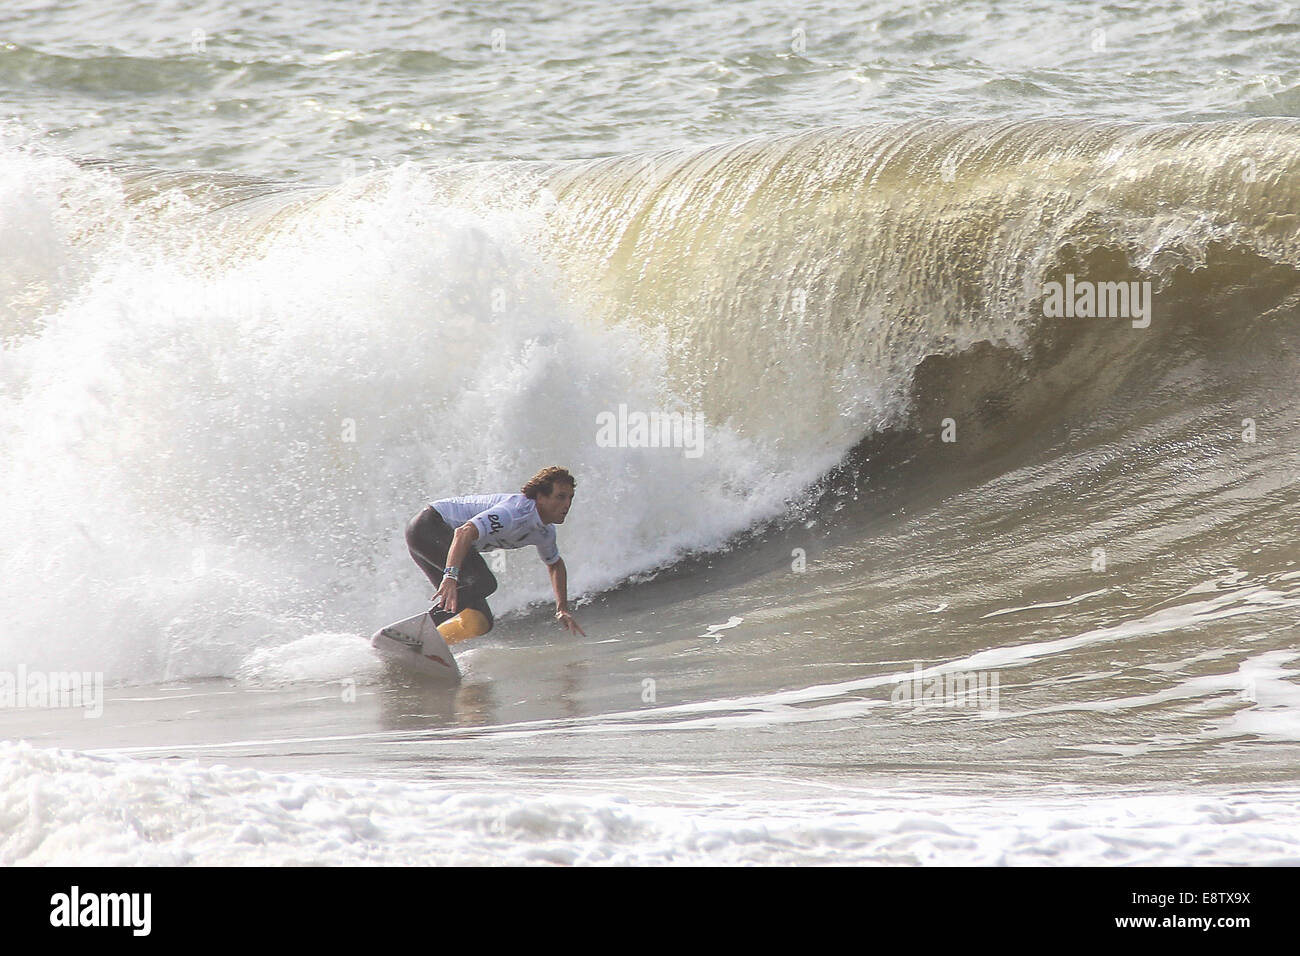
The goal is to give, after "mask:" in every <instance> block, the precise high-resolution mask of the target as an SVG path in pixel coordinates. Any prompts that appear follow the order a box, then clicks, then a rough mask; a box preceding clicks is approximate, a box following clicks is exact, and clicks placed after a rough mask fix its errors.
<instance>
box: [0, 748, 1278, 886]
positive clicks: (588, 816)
mask: <svg viewBox="0 0 1300 956" xmlns="http://www.w3.org/2000/svg"><path fill="white" fill-rule="evenodd" d="M662 787H663V783H662V781H660V782H656V781H654V780H650V779H642V780H638V779H635V778H629V779H626V780H592V781H583V780H580V779H579V780H572V781H569V782H567V783H566V785H565V788H564V789H557V788H556V787H555V786H554V785H552V784H546V783H544V782H543V781H530V782H520V781H515V780H512V781H510V782H509V784H508V785H503V784H497V785H493V784H489V783H488V782H487V781H480V782H470V783H469V784H467V785H465V786H463V787H461V788H458V789H452V788H449V787H445V786H436V785H428V784H424V783H413V782H406V781H394V780H375V779H356V778H341V777H326V776H316V775H308V774H296V773H295V774H284V773H280V774H271V773H263V772H259V771H256V770H237V769H231V768H229V767H225V766H207V767H205V766H199V765H198V764H197V763H195V762H187V763H184V764H181V765H169V766H159V765H157V764H153V763H145V762H139V761H135V760H131V759H128V758H123V757H111V758H110V757H91V756H86V755H84V754H77V753H72V752H67V751H57V750H41V749H36V748H33V747H31V746H29V745H27V744H9V743H5V744H0V863H3V864H5V865H86V866H97V865H108V866H125V865H161V866H170V865H194V866H223V865H313V864H327V865H354V864H359V865H389V866H391V865H429V864H676V865H692V864H758V863H762V864H845V863H879V864H919V865H931V864H935V865H1043V864H1047V865H1076V866H1077V865H1088V864H1105V865H1108V866H1113V865H1142V866H1181V865H1239V864H1265V865H1267V864H1274V865H1277V864H1295V863H1298V862H1300V801H1297V799H1296V798H1297V793H1296V792H1295V790H1294V789H1287V788H1262V789H1261V788H1256V789H1254V790H1253V791H1252V792H1250V793H1249V794H1240V793H1237V792H1234V791H1233V790H1231V789H1229V788H1202V789H1200V790H1198V791H1196V792H1195V793H1184V792H1177V791H1175V792H1168V793H1161V794H1151V793H1141V792H1133V791H1123V790H1106V789H1089V788H1085V787H1072V788H1056V789H1052V790H1047V791H1042V792H1039V793H1036V794H1027V793H1024V792H1018V793H1017V794H1016V796H1015V797H1014V799H1013V798H1002V797H993V796H988V795H979V796H973V795H971V794H958V793H952V794H943V793H933V792H927V793H918V792H906V791H893V790H884V789H867V788H855V787H845V788H837V787H834V786H822V787H818V786H815V785H812V784H808V783H806V782H799V781H792V780H791V781H783V780H767V781H760V780H754V779H753V778H745V779H724V780H721V781H719V780H714V781H710V782H707V783H705V782H701V783H700V784H698V785H696V784H693V783H691V782H690V781H689V780H685V781H683V780H680V779H675V780H674V786H673V787H672V790H671V796H665V791H664V790H663V789H662ZM656 788H658V789H656Z"/></svg>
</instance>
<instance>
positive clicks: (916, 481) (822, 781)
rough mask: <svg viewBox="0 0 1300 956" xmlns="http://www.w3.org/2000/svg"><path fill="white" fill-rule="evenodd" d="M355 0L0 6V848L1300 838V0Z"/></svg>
mask: <svg viewBox="0 0 1300 956" xmlns="http://www.w3.org/2000/svg"><path fill="white" fill-rule="evenodd" d="M348 9H349V12H348V13H347V14H346V15H345V14H344V12H343V11H342V10H340V11H337V12H329V11H327V12H321V11H319V10H318V9H317V8H314V7H311V6H310V5H298V4H283V5H280V6H279V7H278V8H277V10H275V11H265V12H257V13H254V12H251V11H250V10H242V9H237V8H235V7H229V6H226V5H223V4H218V3H210V4H198V5H187V4H179V3H177V4H171V5H168V4H163V5H156V4H151V5H148V12H147V14H146V13H145V12H144V10H145V8H144V7H143V6H141V7H140V8H139V9H135V8H134V7H133V5H131V4H127V5H116V6H108V5H102V4H98V3H92V2H89V0H85V2H82V3H79V4H72V5H69V6H66V7H59V8H48V7H46V6H45V5H43V4H35V3H31V4H25V3H18V4H15V5H11V8H10V9H8V10H7V11H6V13H4V14H3V15H0V91H3V96H4V102H5V104H6V107H7V111H6V117H5V118H6V121H7V122H6V125H5V127H4V130H3V133H4V135H3V141H2V142H0V250H3V256H2V257H0V452H2V453H3V461H4V465H3V468H2V469H0V608H3V611H2V612H0V704H3V705H4V706H3V708H0V726H2V727H3V733H4V737H5V738H6V741H5V742H3V743H0V860H2V861H4V862H6V863H67V862H95V863H107V864H123V863H164V864H169V863H308V862H346V863H428V862H494V861H500V862H550V863H588V862H591V863H606V862H672V863H699V862H742V863H750V862H782V863H802V862H883V863H895V862H902V863H933V862H937V863H981V864H983V863H1016V864H1021V863H1043V862H1051V863H1138V864H1151V863H1162V864H1194V863H1280V862H1292V863H1293V862H1296V861H1297V860H1300V839H1298V838H1297V836H1296V834H1297V832H1300V831H1298V830H1297V826H1296V824H1297V820H1296V811H1295V806H1296V803H1297V797H1298V796H1300V785H1298V780H1297V767H1298V766H1300V689H1298V687H1297V683H1296V676H1297V673H1300V663H1298V658H1300V650H1298V649H1297V640H1296V638H1297V627H1296V620H1297V610H1298V609H1300V563H1298V552H1297V549H1296V547H1295V544H1294V542H1295V536H1296V532H1297V527H1296V524H1297V508H1298V506H1300V390H1298V389H1297V386H1296V381H1297V374H1296V373H1297V346H1298V345H1300V329H1298V327H1297V324H1296V319H1297V311H1298V310H1300V273H1298V272H1297V268H1298V267H1300V119H1298V118H1296V116H1295V114H1296V113H1297V106H1300V100H1297V99H1296V89H1297V88H1300V87H1298V86H1297V82H1298V79H1300V75H1298V74H1297V70H1296V68H1295V67H1294V65H1293V63H1294V57H1293V56H1292V55H1291V54H1292V53H1293V52H1294V48H1295V43H1296V42H1297V35H1300V20H1297V17H1296V13H1295V10H1294V8H1293V7H1291V5H1289V4H1267V3H1254V4H1249V3H1248V4H1224V3H1192V4H1182V3H1179V4H1145V5H1142V6H1141V7H1140V8H1126V7H1115V6H1111V7H1105V8H1098V7H1095V6H1094V5H1090V4H1079V5H1072V4H1055V3H1053V4H1047V3H1032V2H1021V3H1005V4H979V3H972V4H957V3H914V4H904V5H902V6H901V7H900V6H899V5H897V4H891V5H879V6H878V7H872V6H870V5H868V7H867V8H866V9H859V8H857V7H854V8H853V9H848V5H846V6H845V7H844V8H841V7H839V6H837V5H835V4H829V3H827V4H814V5H810V6H805V7H801V8H800V10H799V13H798V17H794V16H792V14H791V12H790V10H788V9H786V8H784V7H779V6H777V5H773V4H766V3H761V2H758V3H749V4H737V5H734V6H729V7H726V8H724V10H723V12H721V13H720V12H719V11H718V9H717V8H715V7H709V6H706V5H699V4H691V3H687V4H681V5H676V6H665V5H644V6H636V5H633V7H631V8H618V10H616V9H615V8H613V7H610V8H608V9H607V8H605V7H603V6H599V5H595V4H592V5H581V4H580V5H577V6H576V7H574V6H572V5H565V6H564V7H563V8H561V7H556V8H554V9H551V8H549V7H548V6H547V5H540V6H539V5H536V4H520V5H513V4H505V5H501V6H498V7H496V8H494V9H493V11H492V13H491V15H490V16H489V15H487V14H486V13H483V12H480V11H479V10H478V8H477V7H467V8H460V7H446V8H444V7H438V6H433V7H430V6H429V5H427V4H414V3H412V4H402V3H385V4H375V5H374V7H373V9H369V10H367V9H364V8H356V7H355V5H349V8H348ZM1120 283H1122V284H1123V292H1124V295H1125V297H1126V298H1125V302H1126V303H1127V306H1126V308H1125V309H1123V310H1119V311H1117V310H1116V308H1114V306H1115V304H1117V303H1119V299H1118V298H1117V296H1118V295H1119V291H1118V290H1119V285H1118V284H1120ZM1095 284H1106V285H1105V286H1101V288H1102V292H1101V293H1099V295H1098V296H1097V298H1096V300H1095V301H1094V304H1093V306H1092V307H1089V306H1086V305H1085V304H1084V303H1083V300H1079V299H1077V298H1076V297H1075V296H1074V294H1073V290H1075V289H1083V288H1093V287H1096V285H1095ZM1066 289H1068V290H1071V292H1070V293H1068V294H1065V297H1066V298H1068V299H1069V302H1070V305H1069V308H1068V310H1065V311H1063V310H1062V308H1060V307H1059V306H1060V302H1061V296H1062V290H1066ZM1107 289H1108V290H1109V292H1107V291H1106V290H1107ZM1107 295H1110V296H1111V298H1110V299H1109V300H1107V299H1106V296H1107ZM1106 301H1109V303H1110V305H1111V307H1110V308H1109V310H1107V308H1106V307H1098V303H1104V302H1106ZM1139 302H1145V306H1143V307H1140V308H1139V307H1138V305H1137V304H1138V303H1139ZM1098 312H1102V313H1105V314H1101V315H1098V314H1096V313H1098ZM650 412H655V413H677V414H681V415H683V416H686V419H687V420H689V421H691V422H698V423H700V425H701V427H702V429H703V431H702V433H700V434H702V436H703V439H702V443H701V444H698V445H692V444H691V443H690V442H682V443H679V444H678V445H677V446H676V447H635V445H636V442H635V440H624V441H614V442H612V443H611V442H610V441H608V440H606V439H607V438H608V437H609V435H608V434H604V435H602V429H601V427H600V425H599V423H600V422H601V421H602V420H606V419H608V418H610V417H615V418H617V417H619V416H622V417H623V419H624V420H625V421H626V420H627V418H628V416H629V415H630V416H632V417H635V416H636V415H638V414H644V415H647V416H648V414H649V413H650ZM629 434H630V433H628V432H625V433H624V435H623V437H624V438H627V437H628V435H629ZM553 462H559V463H564V464H566V465H567V466H568V467H570V468H571V469H572V470H573V471H574V472H575V473H576V475H577V476H578V487H577V497H576V502H575V505H574V508H573V510H572V512H571V514H570V516H569V520H568V521H567V522H566V523H565V524H564V525H563V527H562V528H561V529H560V549H561V552H562V554H563V555H564V557H565V559H566V563H567V565H568V568H569V583H570V591H571V592H572V593H574V594H576V595H581V596H582V598H581V602H580V603H579V605H578V607H577V609H576V612H577V615H578V619H579V621H580V622H581V624H582V625H583V627H584V628H585V630H586V637H576V636H572V635H568V634H565V633H563V632H561V631H559V630H557V629H555V627H554V626H553V624H552V623H551V622H550V615H549V612H548V610H547V606H546V604H545V600H546V598H547V595H548V585H547V580H546V575H545V571H544V569H543V568H542V566H541V564H540V562H539V561H537V560H536V558H535V557H534V554H533V552H532V550H531V549H529V550H528V551H526V552H524V551H520V552H511V553H509V554H507V555H506V556H505V559H504V563H503V564H501V565H499V573H498V577H499V578H500V580H501V588H500V590H499V592H498V593H497V595H496V596H495V597H494V598H493V606H494V608H495V609H496V610H497V612H498V615H499V621H498V626H497V628H496V629H495V630H494V631H493V632H492V633H491V634H490V635H488V636H487V637H485V638H483V639H480V640H478V641H475V642H474V643H473V645H472V646H466V648H465V649H462V650H460V651H459V652H458V655H457V656H458V659H459V661H460V663H461V666H462V669H463V670H464V671H465V673H466V679H465V682H464V683H463V684H462V685H461V686H460V687H459V688H455V689H451V690H448V689H439V688H437V687H432V686H428V685H425V684H423V683H421V682H420V681H419V680H418V679H416V678H414V677H412V676H410V675H407V674H403V673H398V672H394V671H393V670H391V669H389V668H388V667H386V665H384V664H382V663H381V662H380V661H379V660H378V659H377V658H375V657H373V655H372V653H371V651H370V649H369V647H368V645H367V643H366V642H365V640H363V638H364V637H365V636H366V635H368V634H369V633H370V632H371V631H372V630H374V628H375V627H376V626H378V625H380V624H383V623H385V622H387V621H389V620H393V619H397V618H400V617H405V616H407V615H409V614H410V613H412V612H413V611H414V610H415V609H418V608H419V607H420V606H421V602H423V601H425V600H427V598H428V591H429V588H428V585H427V582H425V581H424V579H423V577H422V575H421V574H420V573H419V571H418V570H417V569H416V568H415V566H414V565H413V564H412V563H411V561H410V559H409V557H408V556H407V555H406V553H405V548H404V543H403V541H402V538H401V528H402V526H403V524H404V522H405V520H406V519H407V518H408V517H409V516H410V514H411V513H413V512H414V511H416V510H418V509H419V508H420V507H421V506H422V504H423V503H424V502H425V501H427V500H429V499H431V498H436V497H443V496H446V495H449V494H457V493H471V492H483V491H509V490H514V489H515V488H517V487H518V485H519V484H520V483H521V482H522V481H523V480H524V479H526V478H527V477H528V476H529V475H531V474H532V473H533V472H534V471H535V470H536V469H537V468H539V467H541V466H543V465H546V464H551V463H553ZM73 676H76V677H77V678H78V680H80V679H82V678H83V677H84V679H85V682H86V686H87V687H88V688H92V689H94V688H97V687H99V686H102V696H100V695H98V694H97V693H93V692H92V693H89V694H88V695H87V696H88V698H93V699H87V700H86V701H84V702H85V703H86V704H87V706H85V707H60V708H51V707H46V706H42V704H41V700H42V698H41V697H40V693H41V689H42V687H45V688H47V689H48V685H49V684H50V682H51V681H54V682H56V683H57V682H58V681H60V680H71V678H72V677H73ZM47 697H48V695H47ZM65 702H67V701H65Z"/></svg>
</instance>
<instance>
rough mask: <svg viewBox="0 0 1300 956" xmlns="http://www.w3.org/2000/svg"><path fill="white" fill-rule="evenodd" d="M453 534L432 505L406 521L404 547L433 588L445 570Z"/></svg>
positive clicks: (439, 581) (438, 583) (438, 582)
mask: <svg viewBox="0 0 1300 956" xmlns="http://www.w3.org/2000/svg"><path fill="white" fill-rule="evenodd" d="M453 534H454V532H453V531H452V529H451V528H450V527H449V526H448V524H447V522H445V521H443V520H442V515H440V514H438V512H437V510H435V509H434V507H433V506H432V505H429V506H428V507H427V508H425V509H424V510H423V511H421V512H420V513H419V514H417V515H416V516H415V517H414V518H412V519H411V520H410V521H408V522H407V523H406V549H407V550H408V551H410V552H411V559H412V560H413V561H415V563H416V564H417V565H418V566H419V568H420V570H421V571H423V572H424V573H425V576H426V577H428V579H429V580H430V581H431V582H432V583H433V586H434V587H435V588H436V587H438V586H439V585H440V584H442V574H443V571H445V570H446V568H445V567H444V563H445V562H446V560H447V551H448V549H450V548H451V538H452V535H453Z"/></svg>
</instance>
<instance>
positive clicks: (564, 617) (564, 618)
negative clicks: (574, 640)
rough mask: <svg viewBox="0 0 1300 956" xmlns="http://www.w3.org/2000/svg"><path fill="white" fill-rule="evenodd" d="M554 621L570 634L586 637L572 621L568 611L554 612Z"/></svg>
mask: <svg viewBox="0 0 1300 956" xmlns="http://www.w3.org/2000/svg"><path fill="white" fill-rule="evenodd" d="M555 619H556V620H557V621H559V622H560V624H562V625H563V626H564V627H566V628H568V629H569V633H570V634H581V635H582V636H583V637H586V636H587V632H586V631H584V630H583V629H582V628H580V627H579V626H578V622H577V621H575V620H574V619H573V615H572V614H570V613H569V612H568V611H556V612H555Z"/></svg>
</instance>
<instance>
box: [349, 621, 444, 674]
mask: <svg viewBox="0 0 1300 956" xmlns="http://www.w3.org/2000/svg"><path fill="white" fill-rule="evenodd" d="M408 640H414V641H416V642H418V643H417V644H414V645H413V644H410V643H407V641H408ZM370 646H371V647H373V648H374V649H375V650H377V651H379V653H380V654H383V655H384V656H385V657H387V658H388V659H389V660H392V661H394V662H396V663H398V664H402V665H403V666H405V667H409V668H411V669H412V670H416V671H419V672H420V673H421V674H427V675H428V676H430V677H436V678H438V679H439V680H441V681H445V682H447V683H451V684H458V683H460V668H459V667H457V666H456V658H455V657H453V656H452V654H451V651H450V650H449V649H448V647H447V642H446V641H445V640H443V637H442V635H441V634H440V633H438V628H437V627H436V626H435V625H434V623H433V618H431V617H429V613H428V612H427V611H425V612H422V613H420V614H417V615H415V617H408V618H407V619H406V620H405V621H397V622H396V623H394V624H389V625H388V626H387V627H381V628H380V629H379V630H377V631H376V632H375V634H374V636H373V637H372V638H370Z"/></svg>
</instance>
